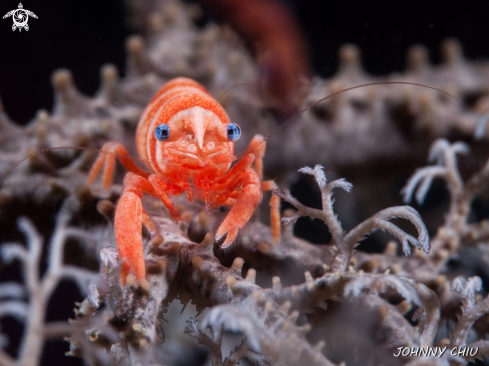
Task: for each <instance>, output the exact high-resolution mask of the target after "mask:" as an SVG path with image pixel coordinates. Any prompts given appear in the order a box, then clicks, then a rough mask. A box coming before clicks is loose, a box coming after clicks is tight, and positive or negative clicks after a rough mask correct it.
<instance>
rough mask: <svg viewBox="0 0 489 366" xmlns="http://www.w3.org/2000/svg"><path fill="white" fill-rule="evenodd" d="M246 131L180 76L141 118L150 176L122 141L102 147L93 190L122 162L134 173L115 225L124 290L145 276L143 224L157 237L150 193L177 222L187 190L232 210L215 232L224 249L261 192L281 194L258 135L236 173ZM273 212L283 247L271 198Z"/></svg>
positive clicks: (275, 200)
mask: <svg viewBox="0 0 489 366" xmlns="http://www.w3.org/2000/svg"><path fill="white" fill-rule="evenodd" d="M240 133H241V132H240V128H239V126H238V125H236V124H234V123H232V122H230V120H229V118H228V116H227V114H226V112H225V111H224V109H223V108H222V106H221V105H220V104H219V103H218V102H217V101H216V100H215V99H214V98H212V96H211V95H210V94H209V93H208V92H207V91H206V90H205V88H204V87H203V86H202V85H200V84H199V83H197V82H195V81H193V80H191V79H187V78H183V77H180V78H176V79H173V80H170V81H169V82H167V83H166V84H165V85H163V87H162V88H161V89H160V90H159V91H158V93H157V94H156V95H155V96H154V98H153V99H152V100H151V102H150V103H149V105H148V106H147V107H146V109H145V110H144V112H143V114H142V116H141V119H140V120H139V124H138V127H137V131H136V147H137V151H138V153H139V156H140V157H141V158H143V159H144V161H145V164H146V166H147V168H149V169H150V170H151V172H147V171H146V170H144V169H142V168H140V167H139V166H137V165H136V164H135V163H134V162H133V160H132V159H131V158H130V157H129V153H128V152H127V150H126V149H125V148H124V146H123V145H122V144H121V143H119V142H106V143H105V144H104V146H103V147H102V150H103V151H104V152H109V154H101V155H99V157H98V158H97V160H96V161H95V163H94V165H93V167H92V169H91V171H90V173H89V175H88V183H89V184H92V183H93V182H94V180H95V179H96V178H97V176H98V175H99V173H100V171H101V170H102V168H104V170H103V173H102V182H103V187H104V188H108V187H109V186H110V184H111V180H112V173H113V170H114V167H115V159H116V157H118V159H119V160H120V162H121V163H122V164H123V165H124V167H125V168H126V169H127V170H128V171H129V172H128V173H127V174H126V176H125V177H124V189H123V193H122V195H121V198H120V199H119V202H118V204H117V208H116V212H115V220H114V226H115V237H116V242H117V247H118V249H119V253H120V258H121V260H122V267H121V270H120V279H121V282H122V283H123V284H125V280H126V277H127V275H128V274H129V273H130V272H131V271H133V272H134V274H135V276H136V278H137V280H138V281H142V280H143V279H144V278H145V263H144V255H143V244H142V236H141V229H142V225H144V226H145V227H146V228H147V229H148V230H149V231H150V232H152V233H154V232H155V227H154V225H153V223H152V221H151V218H150V217H149V215H148V214H147V213H146V212H145V210H144V208H143V206H142V203H141V198H143V195H144V194H148V195H150V196H154V197H158V198H159V199H160V200H161V201H162V202H163V204H164V205H165V207H166V208H167V209H168V211H169V213H170V215H171V217H172V218H173V219H174V220H175V221H176V222H178V221H182V218H181V216H180V214H179V212H178V210H177V209H176V208H175V205H174V204H173V202H172V201H171V199H170V198H169V196H174V195H179V194H182V193H183V192H186V193H187V197H188V199H189V200H190V201H191V200H192V199H197V200H200V201H202V202H204V203H205V205H206V207H207V209H214V208H218V207H221V206H227V207H231V210H230V212H229V213H228V214H227V216H226V218H225V219H224V221H223V222H222V223H221V224H220V226H219V228H218V230H217V233H216V240H219V239H221V238H223V237H224V236H225V235H226V234H227V236H226V238H225V240H224V242H223V244H222V246H221V247H222V248H227V247H229V246H230V245H231V244H232V243H233V242H234V241H235V239H236V236H237V235H238V230H239V229H241V228H242V227H243V226H244V225H245V224H246V223H247V222H248V221H249V220H250V218H251V216H252V214H253V212H254V211H255V209H256V207H257V206H258V204H259V203H260V202H261V200H262V196H263V191H267V190H272V189H274V188H276V185H275V183H274V182H273V181H271V180H270V181H262V166H263V164H262V159H263V155H264V153H265V143H263V140H262V139H263V136H260V135H256V136H255V137H254V138H253V139H252V140H251V142H250V147H252V146H254V148H253V149H250V152H249V153H248V154H246V155H245V156H244V157H243V158H241V159H240V160H239V161H238V162H237V163H236V164H235V165H234V166H233V167H231V163H232V162H233V161H235V160H236V159H237V158H236V156H235V155H234V145H235V141H236V140H237V139H238V138H239V135H240ZM258 144H259V146H257V145H258ZM251 151H252V152H251ZM124 155H127V156H128V157H127V158H125V157H124ZM253 163H254V167H252V165H253ZM270 206H271V220H272V236H273V241H274V242H275V243H278V242H279V240H280V211H279V209H280V207H279V206H280V198H279V197H277V196H274V195H272V198H271V200H270Z"/></svg>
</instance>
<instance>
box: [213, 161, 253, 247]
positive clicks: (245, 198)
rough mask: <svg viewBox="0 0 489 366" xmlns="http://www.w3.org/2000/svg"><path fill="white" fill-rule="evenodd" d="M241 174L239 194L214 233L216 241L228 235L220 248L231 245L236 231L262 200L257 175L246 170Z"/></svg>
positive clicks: (247, 219)
mask: <svg viewBox="0 0 489 366" xmlns="http://www.w3.org/2000/svg"><path fill="white" fill-rule="evenodd" d="M242 174H243V176H242V177H240V178H242V179H239V180H240V181H241V182H242V189H241V192H240V193H239V195H238V197H237V199H236V202H235V203H234V205H233V208H232V209H231V211H230V212H229V214H228V215H227V216H226V218H225V219H224V221H223V222H222V223H221V225H220V226H219V229H218V230H217V233H216V239H217V240H219V239H220V238H222V237H223V236H224V235H225V234H226V233H227V234H228V235H227V237H226V240H225V241H224V243H223V244H222V248H227V247H229V246H230V245H231V244H232V242H233V241H234V239H236V236H237V235H238V230H239V229H241V228H242V227H243V226H244V225H245V224H246V223H247V222H248V221H249V219H250V217H251V215H252V214H253V211H255V209H256V207H257V206H258V204H259V203H260V201H261V198H262V190H261V183H260V178H259V177H258V174H257V173H256V172H255V171H254V170H252V169H248V170H246V171H244V172H243V173H242Z"/></svg>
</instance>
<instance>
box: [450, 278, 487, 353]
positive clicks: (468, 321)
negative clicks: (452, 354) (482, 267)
mask: <svg viewBox="0 0 489 366" xmlns="http://www.w3.org/2000/svg"><path fill="white" fill-rule="evenodd" d="M451 290H452V291H454V292H456V293H458V294H459V296H460V298H461V300H462V304H463V305H462V314H461V315H459V316H458V319H457V324H456V325H454V324H452V329H451V330H450V332H449V334H448V336H449V338H450V344H451V345H453V346H454V347H460V346H463V345H465V344H466V342H467V335H468V334H469V331H470V328H471V327H472V325H473V324H474V322H475V321H476V320H477V319H479V318H480V317H481V316H482V315H484V314H485V313H487V312H488V311H489V296H488V297H486V298H485V299H484V300H480V301H477V296H476V295H477V293H478V292H480V291H481V290H482V281H481V279H480V278H479V277H471V278H469V279H468V280H466V279H465V278H463V277H462V276H458V277H457V278H455V279H454V280H453V281H452V285H451Z"/></svg>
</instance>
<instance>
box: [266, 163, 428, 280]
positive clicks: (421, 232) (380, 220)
mask: <svg viewBox="0 0 489 366" xmlns="http://www.w3.org/2000/svg"><path fill="white" fill-rule="evenodd" d="M299 171H300V172H302V173H305V174H311V175H313V176H314V178H315V179H316V182H317V183H318V185H319V188H320V190H321V197H322V207H323V208H322V210H319V209H315V208H311V207H307V206H305V205H303V204H302V203H300V202H299V201H298V200H297V199H296V198H295V197H293V196H292V195H291V194H290V191H289V190H287V189H284V191H283V192H282V191H280V190H275V191H274V194H276V195H277V196H279V197H281V198H283V199H284V200H285V201H287V202H289V203H290V204H292V205H293V206H294V207H295V208H297V212H295V213H294V214H293V215H291V216H289V217H285V218H283V219H282V222H283V223H284V224H285V225H287V224H289V223H294V222H295V221H297V219H298V218H299V217H301V216H309V217H310V218H311V219H320V220H322V221H324V223H325V224H326V225H327V226H328V229H329V231H330V233H331V236H332V247H333V250H334V251H335V256H334V259H333V264H332V270H333V271H336V270H341V271H345V270H346V269H347V267H348V264H349V261H350V258H351V256H352V255H353V251H354V249H355V247H356V246H357V245H358V243H359V242H360V241H361V240H362V239H363V238H364V237H365V236H367V235H369V234H371V233H373V232H374V231H376V230H378V229H380V230H384V231H387V232H389V233H391V234H392V235H394V236H395V237H396V238H397V239H398V240H399V241H400V242H401V244H402V248H403V251H404V253H405V254H406V255H409V254H411V248H410V245H413V246H415V247H416V248H418V249H422V250H424V251H425V252H426V253H429V251H430V243H429V236H428V231H427V230H426V227H425V225H424V223H423V221H422V220H421V217H420V216H419V214H418V213H417V211H416V210H414V209H413V208H412V207H409V206H399V207H391V208H388V209H385V210H382V211H380V212H378V213H377V214H375V215H374V216H372V217H370V218H369V219H367V220H365V221H363V222H362V223H360V224H359V225H357V226H356V227H355V228H353V229H352V230H350V231H349V232H348V233H345V232H344V230H343V228H342V227H341V223H340V221H339V220H338V217H337V216H336V215H335V213H334V211H333V203H334V201H333V200H332V193H333V189H335V188H342V189H344V190H345V191H347V192H349V191H350V190H351V188H352V185H351V184H350V183H348V182H347V181H345V180H344V179H339V180H335V181H333V182H330V183H328V184H326V176H325V174H324V172H323V170H322V166H321V165H316V166H315V167H314V169H313V168H310V167H305V168H302V169H300V170H299ZM395 218H403V219H406V220H409V221H411V223H412V224H413V225H414V226H415V228H416V230H417V231H418V238H417V239H416V238H415V237H413V236H411V235H409V234H407V233H406V232H405V231H403V230H401V229H400V228H399V227H398V226H396V225H394V224H392V223H390V222H389V220H391V219H395Z"/></svg>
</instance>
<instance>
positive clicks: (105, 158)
mask: <svg viewBox="0 0 489 366" xmlns="http://www.w3.org/2000/svg"><path fill="white" fill-rule="evenodd" d="M102 150H103V151H107V152H109V153H112V154H117V155H119V156H117V158H118V159H119V161H120V162H121V163H122V165H124V167H125V168H126V169H127V170H128V171H130V172H132V173H135V174H137V175H140V176H142V177H144V178H147V177H148V176H149V174H150V173H148V172H146V171H145V170H144V169H141V168H140V167H138V166H137V165H136V164H135V163H134V161H133V160H132V159H131V158H124V157H123V156H120V155H127V156H129V153H128V152H127V150H126V148H125V147H124V146H123V145H122V144H121V143H120V142H116V141H109V142H106V143H105V144H104V145H103V146H102ZM115 158H116V155H111V154H100V155H99V156H98V158H97V160H95V163H94V164H93V166H92V169H91V170H90V173H88V178H87V183H88V184H92V183H93V182H94V181H95V178H97V176H98V174H99V173H100V170H101V169H102V167H103V168H104V172H103V174H102V185H103V187H104V189H107V188H109V187H110V183H111V182H112V175H113V173H114V168H115Z"/></svg>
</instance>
